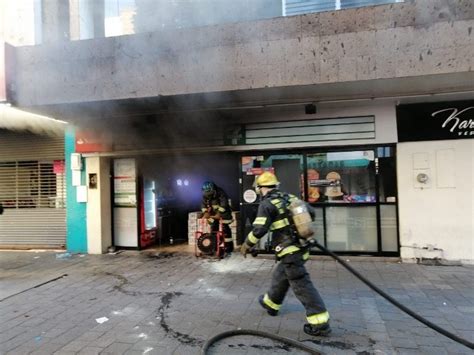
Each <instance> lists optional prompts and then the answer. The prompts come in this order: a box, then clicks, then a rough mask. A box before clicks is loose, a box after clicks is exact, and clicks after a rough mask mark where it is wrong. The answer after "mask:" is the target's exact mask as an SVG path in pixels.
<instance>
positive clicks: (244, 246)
mask: <svg viewBox="0 0 474 355" xmlns="http://www.w3.org/2000/svg"><path fill="white" fill-rule="evenodd" d="M250 249H252V247H251V246H250V245H248V244H247V243H246V242H244V243H243V244H242V246H241V247H240V253H241V254H242V255H243V256H244V258H246V257H247V254H248V253H250Z"/></svg>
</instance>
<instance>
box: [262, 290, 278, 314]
mask: <svg viewBox="0 0 474 355" xmlns="http://www.w3.org/2000/svg"><path fill="white" fill-rule="evenodd" d="M264 298H265V296H264V295H260V296H259V297H258V303H260V306H262V307H263V308H265V310H266V311H267V313H268V314H269V315H271V316H272V317H275V316H277V315H278V311H277V310H276V309H273V308H271V307H270V306H268V305H266V304H265V302H264Z"/></svg>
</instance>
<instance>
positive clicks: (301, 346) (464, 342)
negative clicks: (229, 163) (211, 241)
mask: <svg viewBox="0 0 474 355" xmlns="http://www.w3.org/2000/svg"><path fill="white" fill-rule="evenodd" d="M312 245H314V246H316V247H317V248H319V249H321V250H322V251H323V252H325V253H326V254H328V255H329V256H331V257H332V258H333V259H335V260H336V261H338V262H340V263H341V265H342V266H344V267H345V268H346V269H347V270H349V272H351V273H352V274H353V275H354V276H355V277H357V278H358V279H359V280H361V281H362V282H363V283H365V284H366V285H367V286H369V287H370V288H371V289H372V290H374V291H375V292H377V293H378V294H379V295H380V296H382V297H383V298H385V299H386V300H387V301H389V302H390V303H391V304H393V305H394V306H396V307H398V308H399V309H401V310H402V311H403V312H405V313H407V314H408V315H410V316H412V317H413V318H415V319H416V320H418V321H420V322H421V323H423V324H424V325H426V326H427V327H429V328H431V329H433V330H435V331H437V332H438V333H440V334H443V335H444V336H446V337H448V338H450V339H451V340H454V341H455V342H458V343H459V344H462V345H464V346H467V347H468V348H469V349H474V343H471V342H470V341H469V340H466V339H463V338H461V337H459V336H457V335H456V334H453V333H450V332H448V331H447V330H445V329H443V328H441V327H439V326H437V325H436V324H434V323H431V322H430V321H429V320H427V319H425V318H423V317H422V316H420V315H419V314H416V313H415V312H413V311H412V310H411V309H410V308H408V307H406V306H404V305H403V304H401V303H399V302H398V301H397V300H396V299H394V298H393V297H392V296H390V295H388V294H387V293H385V292H384V291H382V290H381V289H380V288H378V287H377V286H375V285H374V284H373V283H371V282H370V281H369V280H367V279H366V278H365V277H364V276H362V275H361V274H360V273H359V272H358V271H357V270H355V269H353V268H352V266H350V265H349V264H348V263H346V262H345V261H344V260H343V259H341V258H340V257H339V256H337V255H336V254H334V253H333V252H332V251H330V250H329V249H327V248H325V247H324V246H322V245H321V244H319V243H318V242H316V241H314V242H313V244H312ZM254 256H256V255H254ZM235 335H256V336H262V337H265V338H270V339H274V340H277V341H281V342H283V343H286V344H289V345H291V346H294V347H296V348H299V349H302V350H305V351H308V353H310V354H322V353H321V352H318V351H317V350H314V349H313V348H309V347H307V346H306V345H304V344H303V343H301V342H298V341H296V340H293V339H289V338H284V337H280V336H278V335H275V334H270V333H266V332H261V331H257V330H245V329H242V330H231V331H228V332H224V333H220V334H217V335H216V336H214V337H212V338H211V339H209V340H208V341H207V342H206V343H205V344H204V347H203V351H202V354H203V355H205V354H206V353H207V350H208V349H209V348H210V347H211V346H212V344H213V343H215V342H217V341H219V340H221V339H224V338H227V337H231V336H235Z"/></svg>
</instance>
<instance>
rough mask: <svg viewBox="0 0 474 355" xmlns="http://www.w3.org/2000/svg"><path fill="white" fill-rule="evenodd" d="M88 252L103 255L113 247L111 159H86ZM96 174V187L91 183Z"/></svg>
mask: <svg viewBox="0 0 474 355" xmlns="http://www.w3.org/2000/svg"><path fill="white" fill-rule="evenodd" d="M86 167H87V168H86V184H87V186H88V195H87V252H88V254H103V253H105V252H107V248H108V247H109V246H111V245H112V218H111V216H112V209H111V196H110V159H108V158H102V157H88V158H86ZM91 174H95V177H96V178H97V180H96V186H95V187H94V186H93V184H94V182H93V181H91V176H92V175H91Z"/></svg>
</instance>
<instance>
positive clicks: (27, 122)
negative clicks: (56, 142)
mask: <svg viewBox="0 0 474 355" xmlns="http://www.w3.org/2000/svg"><path fill="white" fill-rule="evenodd" d="M66 124H67V123H66V122H64V121H60V120H57V119H54V118H50V117H46V116H40V115H36V114H33V113H29V112H25V111H22V110H19V109H17V108H14V107H12V106H10V105H9V104H0V129H6V130H10V131H20V132H21V131H27V132H31V133H34V134H40V135H48V136H62V135H64V130H65V128H66Z"/></svg>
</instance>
